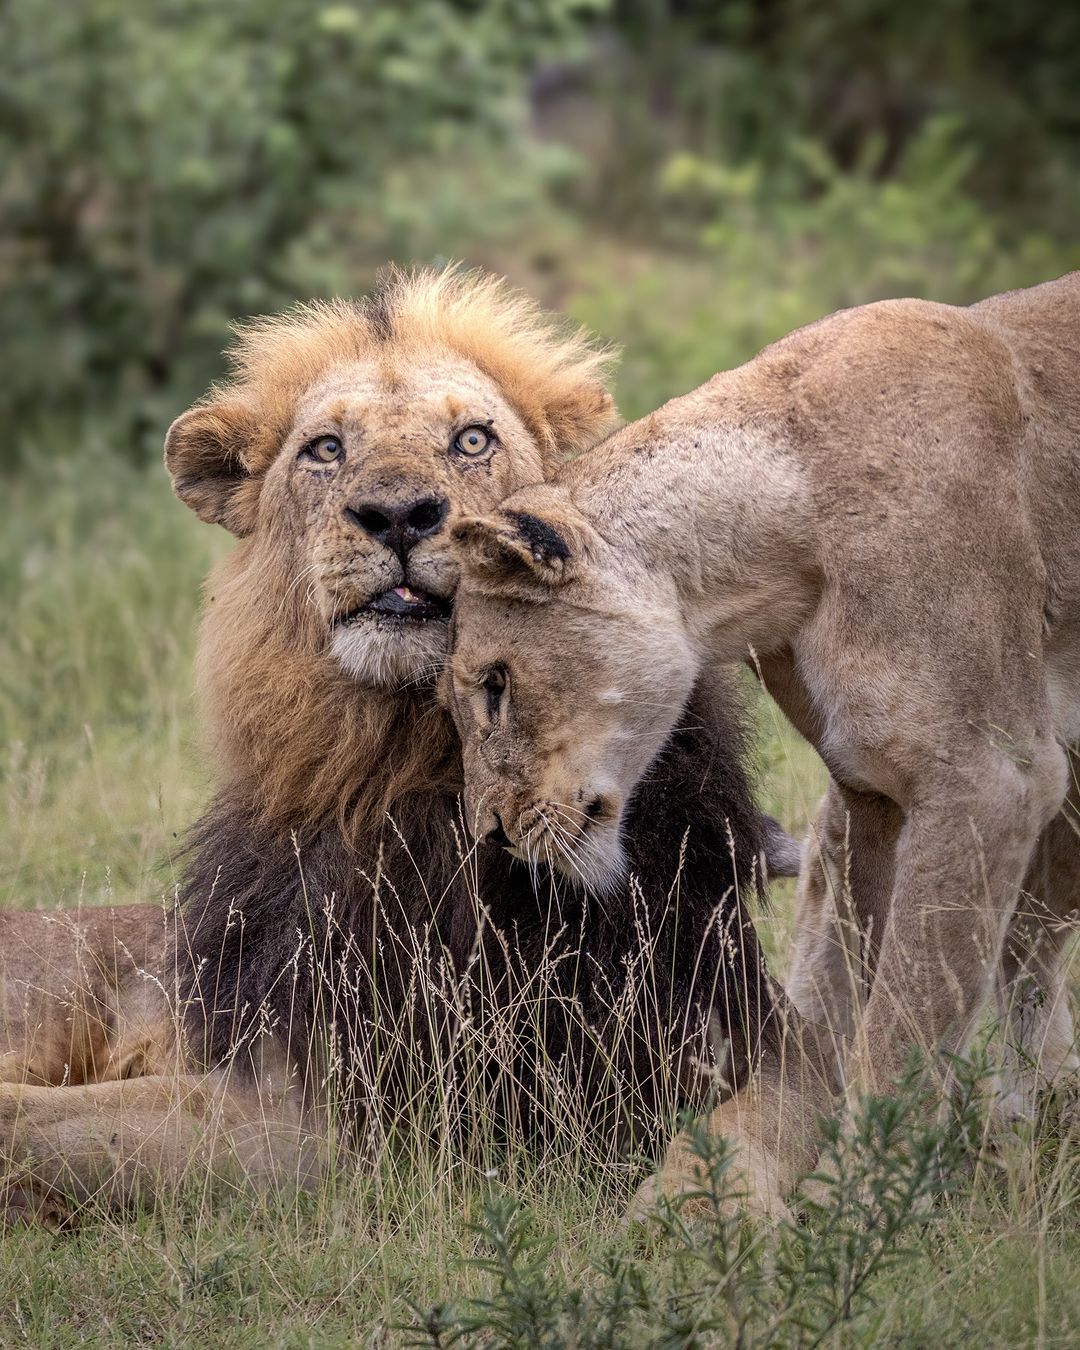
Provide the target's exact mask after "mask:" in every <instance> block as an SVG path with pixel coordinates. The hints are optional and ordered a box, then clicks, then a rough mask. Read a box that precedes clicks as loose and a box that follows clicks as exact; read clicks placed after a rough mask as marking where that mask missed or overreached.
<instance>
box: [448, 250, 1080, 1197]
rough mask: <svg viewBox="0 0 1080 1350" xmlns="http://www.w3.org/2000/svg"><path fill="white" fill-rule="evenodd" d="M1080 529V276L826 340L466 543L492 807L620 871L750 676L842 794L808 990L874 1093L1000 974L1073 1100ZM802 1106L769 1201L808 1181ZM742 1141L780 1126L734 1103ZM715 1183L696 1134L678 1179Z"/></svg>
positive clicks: (828, 847) (568, 857)
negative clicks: (682, 749)
mask: <svg viewBox="0 0 1080 1350" xmlns="http://www.w3.org/2000/svg"><path fill="white" fill-rule="evenodd" d="M1078 519H1080V273H1073V274H1071V275H1069V276H1067V277H1063V278H1061V279H1060V280H1058V281H1055V282H1051V283H1049V284H1047V285H1044V286H1039V287H1036V288H1034V289H1032V290H1029V291H1019V292H1013V293H1011V294H1008V295H1002V296H996V297H994V298H992V299H990V300H986V301H984V302H983V303H981V304H978V305H974V306H972V307H971V308H968V309H957V308H951V307H948V306H944V305H935V304H928V303H924V302H922V301H917V300H898V301H886V302H883V303H880V304H873V305H866V306H863V307H861V308H859V309H853V310H848V311H845V312H843V313H839V314H835V315H833V316H832V317H831V318H827V319H824V320H822V321H820V322H819V323H816V324H813V325H811V326H810V327H808V328H804V329H802V330H801V331H799V332H797V333H795V334H793V335H792V336H790V337H788V338H786V339H784V340H783V341H781V342H778V343H776V344H775V345H774V346H771V347H769V348H767V349H766V350H765V351H763V352H762V353H761V354H760V355H759V356H758V357H756V358H755V359H754V360H753V361H751V362H749V363H748V364H747V365H745V366H743V367H741V368H740V369H738V370H734V371H730V372H727V373H725V374H721V375H717V376H716V377H715V378H714V379H712V380H711V381H710V382H709V383H708V384H706V385H704V386H703V387H702V388H700V389H698V390H696V391H694V392H693V393H691V394H688V395H686V396H685V397H682V398H677V399H674V400H673V401H672V402H670V403H668V404H666V405H665V406H664V407H662V408H661V409H660V410H659V411H657V412H655V413H653V414H652V415H651V416H649V417H647V418H645V419H644V420H643V421H641V422H638V423H635V424H633V425H631V426H627V427H625V428H623V429H622V430H621V431H619V432H617V433H616V434H615V435H613V436H612V437H610V438H609V439H608V440H606V441H605V442H603V443H602V444H600V445H599V446H597V447H596V448H594V449H593V450H591V451H590V452H588V453H587V454H585V455H583V456H582V457H580V458H579V459H577V460H575V461H574V462H573V463H571V464H569V465H567V466H565V467H564V468H563V469H562V470H561V471H560V472H559V474H558V475H557V476H556V479H555V481H554V482H553V483H551V484H548V485H542V486H537V487H533V488H527V489H525V490H524V491H522V492H519V493H516V494H514V495H513V496H511V497H510V498H508V499H507V501H505V502H504V503H503V504H502V506H501V507H500V508H499V510H498V511H497V512H496V513H494V514H492V515H489V516H486V517H481V518H477V519H474V520H466V521H461V522H458V524H457V525H456V526H455V533H456V535H457V537H458V538H459V539H460V540H461V541H462V544H463V547H464V549H465V563H464V565H465V568H466V572H465V581H464V583H463V586H462V589H461V591H460V592H459V596H458V602H457V639H456V647H455V654H454V658H453V679H452V680H450V681H448V682H447V685H446V687H447V690H448V695H449V698H450V700H451V702H452V704H453V707H454V710H455V715H456V717H457V720H458V726H459V729H460V731H461V735H462V740H463V751H464V763H465V774H466V796H465V800H466V802H467V803H468V804H469V811H468V814H469V817H470V819H473V818H475V819H476V820H477V822H478V826H479V829H480V830H481V831H485V830H487V829H490V828H491V827H492V824H493V822H496V821H497V822H499V825H500V829H501V832H502V833H503V835H504V836H505V838H506V841H507V846H508V847H510V848H511V849H512V850H513V851H514V852H515V853H516V854H517V856H522V855H523V854H524V853H529V854H530V855H532V856H537V855H538V856H541V857H546V858H549V859H550V860H551V861H552V862H553V863H554V864H555V865H556V866H560V867H562V868H563V870H564V871H565V873H566V875H567V877H568V878H571V879H579V878H584V880H585V881H586V882H587V883H591V884H592V885H593V886H594V887H595V888H597V889H601V890H602V889H605V888H607V887H609V886H611V885H613V884H615V882H616V879H617V878H618V877H620V876H622V875H623V872H624V869H625V856H624V822H625V811H626V805H627V803H628V802H629V801H630V800H632V793H633V790H634V787H635V784H636V783H637V782H638V780H639V779H640V777H641V775H642V774H643V773H644V772H646V771H647V769H648V766H649V765H650V764H651V763H652V760H653V757H654V755H655V754H656V753H657V751H658V750H659V748H660V746H661V745H662V744H663V742H664V739H665V737H666V736H667V735H668V734H669V733H670V730H671V728H672V726H673V725H674V723H675V721H676V719H677V718H678V717H679V716H680V714H681V711H682V709H683V708H684V706H685V700H686V698H687V697H688V695H689V693H690V691H691V689H692V688H693V686H694V684H695V682H696V681H697V680H699V679H700V678H701V676H702V674H703V673H705V672H708V671H715V670H717V669H719V668H721V667H723V666H724V665H725V664H727V663H731V662H738V661H748V662H749V663H750V664H751V665H752V666H753V668H754V669H755V670H757V671H758V673H759V675H760V677H761V679H762V680H763V682H764V683H765V685H766V687H767V688H768V689H769V690H770V692H771V693H772V694H773V695H774V696H775V697H776V699H777V700H778V702H779V703H780V705H781V707H782V708H783V709H784V710H785V711H786V713H787V714H788V716H789V717H790V718H791V720H792V722H793V723H794V724H795V725H796V727H798V728H799V730H800V731H801V732H802V733H803V734H804V735H805V736H806V737H807V738H808V739H809V740H810V741H811V742H812V743H813V744H814V745H815V746H816V747H817V749H818V751H819V752H820V754H821V756H822V758H823V760H824V761H825V763H826V765H827V766H828V768H829V771H830V774H831V780H832V786H831V788H830V790H829V796H828V799H827V802H826V805H825V807H824V808H823V815H822V824H823V827H824V828H823V832H822V838H821V839H820V840H819V841H818V843H817V848H816V851H815V857H814V858H813V859H812V864H811V872H810V878H809V880H808V882H807V887H808V889H807V893H806V895H805V896H804V915H803V923H804V929H805V931H804V933H803V934H802V937H801V939H800V943H799V960H798V961H797V963H796V970H795V976H796V980H795V984H796V993H797V996H798V999H799V1003H800V1008H801V1011H803V1012H804V1013H806V1014H807V1015H808V1016H809V1017H810V1018H811V1019H812V1020H813V1021H814V1022H817V1023H821V1024H824V1025H825V1026H826V1027H827V1028H828V1030H829V1031H832V1032H835V1033H836V1034H837V1035H838V1038H840V1039H841V1041H842V1038H843V1037H844V1036H851V1038H852V1039H851V1044H850V1049H848V1050H847V1051H846V1053H844V1054H843V1056H842V1065H841V1067H842V1072H843V1077H844V1080H845V1082H846V1084H847V1085H848V1088H849V1090H850V1091H851V1092H852V1093H859V1092H863V1091H867V1090H874V1089H876V1090H883V1089H884V1090H887V1089H888V1088H890V1087H891V1086H892V1085H893V1084H894V1083H895V1082H896V1081H897V1079H898V1077H899V1076H900V1074H901V1072H902V1070H904V1068H905V1064H906V1061H907V1060H908V1059H909V1055H910V1053H911V1052H912V1050H913V1048H914V1047H915V1046H916V1045H923V1046H926V1047H929V1048H931V1049H933V1050H945V1051H960V1050H963V1048H964V1047H965V1046H966V1045H967V1044H968V1043H969V1041H970V1039H971V1037H972V1034H973V1032H974V1030H975V1028H976V1025H977V1023H978V1021H979V1019H980V1018H981V1017H982V1016H983V1014H984V1009H985V1006H986V1003H987V1001H988V999H989V997H990V994H991V991H992V990H993V988H994V986H995V985H998V986H999V990H1000V994H1001V997H1002V1003H1003V1007H1004V1008H1005V1010H1006V1013H1007V1016H1008V1017H1009V1019H1010V1021H1009V1025H1008V1026H1007V1028H1006V1039H1007V1040H1008V1041H1010V1042H1012V1043H1013V1047H1012V1049H1013V1054H1014V1055H1015V1057H1016V1059H1017V1060H1018V1061H1020V1062H1021V1063H1025V1062H1026V1063H1030V1064H1032V1065H1035V1066H1037V1069H1038V1071H1039V1073H1040V1074H1041V1076H1042V1077H1043V1079H1051V1080H1052V1079H1053V1078H1054V1076H1055V1075H1057V1074H1058V1073H1059V1072H1060V1071H1061V1070H1063V1069H1066V1068H1069V1067H1071V1066H1074V1065H1075V1063H1076V1060H1075V1046H1074V1041H1073V1034H1072V1028H1071V1024H1070V1021H1069V1017H1068V1006H1067V995H1066V991H1065V989H1064V987H1063V979H1064V970H1063V961H1062V957H1063V947H1064V940H1065V938H1064V935H1065V933H1066V932H1067V929H1066V928H1065V926H1064V921H1065V919H1066V917H1067V916H1068V915H1069V914H1070V913H1072V912H1075V909H1076V906H1077V903H1078V900H1080V889H1078V888H1080V832H1078V824H1077V820H1078V816H1077V808H1078V806H1080V796H1078V793H1077V789H1076V778H1075V774H1076V767H1077V761H1076V759H1075V754H1076V751H1077V748H1078V746H1080V531H1078V530H1077V520H1078ZM845 859H846V860H847V866H845ZM845 874H846V875H845ZM830 886H831V887H832V888H833V890H832V894H830V889H829V888H830ZM830 906H831V908H830ZM1032 957H1034V960H1032V959H1031V958H1032ZM1032 975H1034V976H1036V977H1039V976H1041V978H1042V981H1043V983H1044V985H1046V986H1048V987H1045V988H1044V989H1043V990H1042V994H1043V997H1042V1000H1041V1005H1042V1008H1043V1009H1044V1010H1045V1011H1044V1012H1042V1013H1041V1014H1040V1015H1032V1009H1031V1006H1030V1004H1031V1000H1030V999H1027V998H1025V997H1024V996H1023V994H1022V993H1019V994H1018V991H1017V990H1016V988H1015V982H1016V980H1017V979H1018V978H1030V977H1031V976H1032ZM1010 985H1012V986H1013V987H1012V988H1011V989H1010V987H1009V986H1010ZM859 1002H862V1003H864V1006H863V1007H862V1008H861V1016H858V1017H856V1016H855V1015H854V1009H855V1006H857V1004H858V1003H859ZM1013 1010H1015V1012H1014V1011H1013ZM789 1048H790V1047H789ZM798 1048H799V1050H800V1053H801V1052H802V1051H803V1050H804V1049H805V1046H799V1047H798ZM796 1058H797V1057H796V1056H795V1054H794V1053H792V1054H791V1055H789V1060H795V1059H796ZM820 1067H821V1066H820V1062H818V1061H815V1062H814V1063H813V1064H812V1070H813V1075H816V1074H817V1071H818V1070H819V1068H820ZM776 1073H777V1078H776V1082H777V1083H778V1084H781V1085H782V1083H783V1082H784V1081H789V1080H790V1077H791V1075H792V1074H795V1075H796V1076H797V1064H795V1063H792V1062H789V1063H788V1065H787V1068H786V1070H785V1074H786V1078H785V1077H784V1075H780V1074H779V1071H776ZM1019 1090H1020V1093H1021V1095H1023V1085H1020V1089H1019ZM780 1095H781V1087H780V1086H777V1087H776V1089H775V1091H773V1093H772V1096H771V1097H770V1098H768V1101H769V1109H770V1111H771V1112H772V1115H771V1119H770V1124H769V1127H768V1129H769V1132H771V1133H772V1134H773V1136H774V1138H777V1139H779V1141H780V1143H781V1148H780V1149H779V1150H778V1151H777V1153H776V1156H775V1157H773V1158H772V1160H771V1166H770V1167H769V1169H768V1171H769V1173H770V1176H769V1177H768V1178H766V1180H765V1189H764V1191H762V1189H761V1174H760V1168H757V1167H756V1165H755V1166H748V1167H747V1171H748V1184H749V1185H750V1187H751V1191H752V1194H751V1197H750V1199H751V1202H752V1203H753V1202H756V1203H759V1204H765V1205H772V1204H774V1203H775V1201H776V1198H777V1192H783V1191H784V1190H785V1189H787V1188H789V1187H790V1185H791V1184H792V1182H793V1181H794V1180H795V1176H796V1173H797V1172H798V1171H799V1170H800V1167H805V1166H806V1165H807V1164H809V1163H810V1161H812V1159H811V1157H810V1155H809V1153H808V1152H807V1148H808V1147H809V1141H808V1140H807V1139H806V1138H805V1137H803V1136H802V1135H801V1133H800V1131H799V1130H798V1129H797V1128H790V1129H789V1128H787V1127H786V1126H785V1125H784V1124H783V1123H781V1124H780V1126H779V1127H778V1126H777V1125H776V1123H775V1122H776V1120H778V1119H779V1120H780V1121H781V1122H782V1121H783V1118H784V1112H785V1109H786V1108H785V1107H784V1105H783V1103H782V1101H781V1100H780ZM795 1100H796V1102H797V1103H798V1105H799V1109H800V1110H801V1109H802V1106H803V1103H802V1101H801V1099H800V1098H799V1096H798V1094H795ZM788 1114H789V1115H790V1111H789V1112H788ZM793 1123H794V1124H797V1123H798V1120H797V1118H796V1119H795V1121H794V1122H793ZM715 1127H716V1128H717V1129H718V1130H722V1129H723V1130H726V1129H728V1128H732V1129H733V1131H734V1133H735V1134H736V1136H737V1137H738V1136H739V1135H740V1132H741V1133H742V1135H743V1136H746V1135H749V1137H750V1138H751V1139H752V1140H756V1141H757V1142H760V1139H761V1138H763V1137H764V1134H765V1131H763V1130H762V1128H761V1126H760V1123H756V1122H755V1119H754V1116H753V1114H752V1113H751V1114H750V1115H749V1118H748V1119H746V1120H744V1121H742V1122H736V1121H734V1119H733V1117H732V1115H731V1112H730V1110H728V1109H727V1108H721V1112H720V1114H719V1116H718V1117H717V1119H716V1121H715ZM744 1152H745V1150H744ZM692 1172H693V1160H692V1159H690V1158H689V1156H688V1154H687V1152H686V1150H685V1149H684V1148H682V1147H676V1148H675V1149H674V1150H673V1152H672V1154H671V1157H670V1159H669V1162H668V1165H667V1167H666V1169H665V1172H664V1174H663V1176H662V1178H661V1185H662V1187H663V1188H664V1189H667V1190H669V1191H678V1190H680V1189H681V1188H682V1187H683V1186H684V1185H686V1184H687V1183H688V1180H690V1179H691V1178H690V1177H689V1176H688V1174H692Z"/></svg>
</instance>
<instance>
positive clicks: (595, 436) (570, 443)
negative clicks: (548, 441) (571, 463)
mask: <svg viewBox="0 0 1080 1350" xmlns="http://www.w3.org/2000/svg"><path fill="white" fill-rule="evenodd" d="M544 415H545V417H546V419H547V424H548V428H549V430H550V433H551V438H552V440H553V442H554V444H555V446H556V448H557V450H558V451H559V454H560V456H561V457H564V458H569V457H572V456H574V455H577V454H579V453H580V452H581V451H582V450H587V449H588V448H589V446H591V445H595V444H596V442H597V441H599V440H600V439H601V438H602V437H604V436H606V435H607V433H608V432H609V431H612V430H614V428H615V426H616V424H617V423H618V421H619V410H618V409H617V408H616V407H615V400H614V398H613V397H612V395H611V392H610V391H609V390H608V389H607V388H605V386H604V385H603V384H601V383H600V381H599V380H584V381H577V382H575V383H573V384H568V386H567V387H566V388H565V389H562V390H559V391H558V393H555V392H554V391H553V393H552V396H551V397H550V399H549V400H548V402H547V404H546V406H545V408H544Z"/></svg>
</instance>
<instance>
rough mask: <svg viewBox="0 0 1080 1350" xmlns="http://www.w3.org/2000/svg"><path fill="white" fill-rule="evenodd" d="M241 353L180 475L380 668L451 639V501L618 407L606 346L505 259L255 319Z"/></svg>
mask: <svg viewBox="0 0 1080 1350" xmlns="http://www.w3.org/2000/svg"><path fill="white" fill-rule="evenodd" d="M231 358H232V363H233V370H234V374H233V378H232V380H231V381H230V382H229V383H228V384H226V385H225V386H224V387H222V388H220V389H218V390H216V391H215V392H214V393H213V395H212V396H211V397H210V398H209V399H208V400H207V401H204V402H203V403H200V404H198V405H196V406H195V407H194V408H192V409H190V410H189V411H188V412H186V413H184V414H183V416H181V417H179V418H178V419H177V420H176V422H174V423H173V426H172V428H171V429H170V431H169V434H168V438H167V441H166V447H165V462H166V465H167V467H168V469H169V472H170V474H171V475H172V479H173V484H174V487H175V489H176V492H177V493H178V495H179V496H180V497H181V498H182V499H183V500H184V501H185V502H187V504H188V505H189V506H191V507H192V508H193V509H194V510H195V511H196V512H197V513H198V514H199V515H200V516H201V517H202V518H203V519H204V520H209V521H214V522H216V523H218V524H221V525H224V526H225V527H226V528H227V529H229V530H231V531H232V532H233V533H234V534H237V535H240V536H245V537H255V536H259V537H261V538H260V542H259V543H256V544H255V545H254V547H253V550H252V551H254V552H260V553H262V552H265V551H267V550H266V549H265V548H264V547H263V545H265V543H266V542H267V541H269V540H271V539H272V541H273V546H274V554H275V558H276V560H277V561H278V562H279V564H281V565H283V566H284V568H285V569H286V570H287V572H288V579H289V583H290V584H291V585H292V586H293V587H294V588H295V591H296V593H297V595H299V596H300V597H301V598H302V599H303V601H304V603H305V607H306V608H307V609H308V610H310V612H311V615H312V616H314V615H317V616H318V619H317V622H316V623H315V625H314V628H313V632H314V634H315V635H316V636H317V640H320V641H321V642H322V643H323V645H324V647H325V650H326V652H327V654H328V655H330V656H332V659H333V661H334V662H335V663H336V664H337V666H338V667H339V668H340V669H341V670H342V671H344V672H345V673H346V674H347V675H348V676H349V677H350V678H352V679H353V680H356V681H358V682H360V683H361V684H365V685H369V686H376V687H393V686H396V685H400V684H402V683H405V682H410V681H414V680H416V679H418V678H422V677H423V676H424V674H425V673H427V674H429V675H430V673H431V668H432V665H433V663H435V662H437V661H438V660H439V659H440V658H441V657H442V655H443V653H444V651H445V648H446V634H447V626H448V621H449V616H450V607H451V606H450V602H451V599H452V597H453V594H454V588H455V586H456V584H457V564H456V562H455V560H454V558H453V556H452V554H451V552H450V551H449V549H448V547H447V544H448V539H447V531H446V525H447V521H448V518H449V517H450V516H451V514H453V513H455V512H458V511H462V510H465V511H477V510H484V509H486V508H488V507H490V506H491V504H492V503H493V502H495V501H498V500H499V499H500V498H501V497H502V496H504V495H505V494H506V493H507V492H509V491H512V490H513V488H514V487H516V486H518V485H519V484H521V483H525V482H529V481H532V480H535V479H537V478H540V477H543V476H544V474H545V472H548V471H550V469H551V468H552V467H553V466H554V465H555V464H556V463H557V462H558V461H559V460H560V459H561V458H562V457H563V456H565V455H566V454H568V453H572V452H573V451H574V450H575V449H577V448H580V447H581V446H582V445H584V444H586V443H588V442H590V441H592V440H594V439H595V438H596V437H597V436H598V435H599V434H600V433H601V432H602V431H603V430H604V429H605V428H606V427H607V426H608V425H609V424H610V421H611V419H612V416H613V413H614V409H613V404H612V399H611V396H610V394H608V392H607V390H606V389H605V387H604V385H603V383H602V373H603V361H604V357H603V354H602V353H600V352H598V351H597V350H596V349H595V348H594V347H592V346H590V344H589V343H588V342H587V341H586V339H585V338H584V336H583V335H582V334H580V333H573V332H571V333H567V332H565V331H560V329H559V328H558V327H557V326H556V324H555V322H554V321H553V320H552V319H551V318H549V317H548V316H545V315H544V314H542V312H541V311H540V310H539V309H538V308H537V307H536V306H535V305H534V304H532V302H530V301H528V300H526V299H525V298H523V297H521V296H518V295H516V294H514V293H513V292H511V291H509V289H508V288H507V287H506V286H505V285H504V284H502V283H501V282H499V281H498V280H497V279H495V278H493V277H482V276H477V275H460V274H455V273H453V272H450V271H442V272H432V271H428V272H419V273H416V274H412V275H405V274H401V273H394V274H392V275H391V276H390V277H389V278H388V279H387V280H386V281H385V282H384V284H383V285H382V287H381V289H380V290H379V292H378V293H377V294H376V295H375V297H373V298H372V299H371V300H370V301H367V302H361V303H348V302H335V303H330V304H315V305H308V306H302V307H300V308H298V309H296V310H294V311H292V312H291V313H289V314H286V315H284V316H281V317H277V318H272V319H264V320H257V321H255V322H253V323H250V324H248V325H246V326H244V327H242V328H241V329H240V330H239V335H238V339H237V342H236V344H235V346H234V348H233V350H232V352H231ZM271 581H272V578H270V577H267V584H268V585H269V584H271ZM299 636H300V635H298V637H299Z"/></svg>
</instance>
